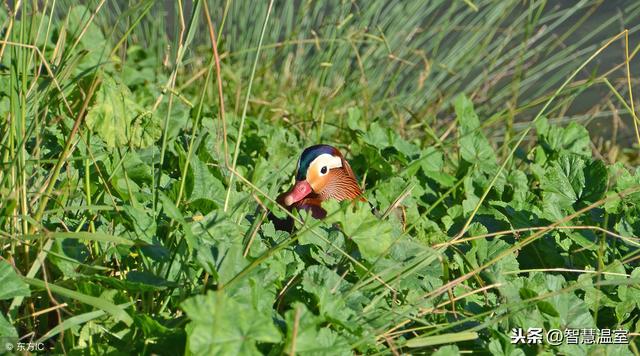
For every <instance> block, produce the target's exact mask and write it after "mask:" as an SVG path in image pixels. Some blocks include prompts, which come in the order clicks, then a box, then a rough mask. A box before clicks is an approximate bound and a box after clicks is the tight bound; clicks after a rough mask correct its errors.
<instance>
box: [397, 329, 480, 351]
mask: <svg viewBox="0 0 640 356" xmlns="http://www.w3.org/2000/svg"><path fill="white" fill-rule="evenodd" d="M477 338H478V333H477V332H475V331H465V332H459V333H449V334H442V335H434V336H425V337H417V338H414V339H410V340H409V341H407V344H406V346H407V347H426V346H433V345H441V344H451V343H454V342H460V341H468V340H475V339H477Z"/></svg>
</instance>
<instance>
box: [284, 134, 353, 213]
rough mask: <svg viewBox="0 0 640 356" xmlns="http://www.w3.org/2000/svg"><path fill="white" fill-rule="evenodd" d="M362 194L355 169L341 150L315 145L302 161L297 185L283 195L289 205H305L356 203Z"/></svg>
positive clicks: (303, 156) (299, 163)
mask: <svg viewBox="0 0 640 356" xmlns="http://www.w3.org/2000/svg"><path fill="white" fill-rule="evenodd" d="M361 195H362V190H360V187H359V186H358V182H357V180H356V177H355V175H354V174H353V170H351V166H349V163H348V162H347V161H346V160H345V159H344V157H343V156H342V154H341V153H340V151H338V150H337V149H336V148H334V147H332V146H328V145H316V146H311V147H309V148H307V149H305V150H304V152H303V153H302V155H301V156H300V160H299V161H298V168H297V171H296V184H295V185H294V186H293V188H292V189H291V190H290V191H289V192H287V193H285V194H283V195H281V197H280V198H279V201H281V202H282V203H284V205H285V206H287V207H290V206H294V204H295V205H296V207H298V205H304V204H305V203H306V201H305V200H309V201H317V202H318V204H319V202H321V201H324V200H328V199H336V200H353V199H356V198H357V197H359V196H361Z"/></svg>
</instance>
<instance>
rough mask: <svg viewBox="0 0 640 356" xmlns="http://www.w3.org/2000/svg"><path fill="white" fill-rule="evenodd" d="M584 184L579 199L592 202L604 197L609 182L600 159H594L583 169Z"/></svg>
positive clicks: (604, 166) (605, 169) (605, 168)
mask: <svg viewBox="0 0 640 356" xmlns="http://www.w3.org/2000/svg"><path fill="white" fill-rule="evenodd" d="M584 177H585V186H584V189H583V191H582V195H581V197H580V200H582V201H585V202H589V203H594V202H596V201H598V200H600V199H602V198H603V197H604V194H605V192H606V191H607V187H608V183H609V174H608V171H607V166H606V165H605V164H604V162H602V161H601V160H599V159H598V160H594V161H592V162H591V163H589V164H588V165H587V166H586V167H585V169H584Z"/></svg>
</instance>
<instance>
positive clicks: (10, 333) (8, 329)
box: [0, 314, 18, 347]
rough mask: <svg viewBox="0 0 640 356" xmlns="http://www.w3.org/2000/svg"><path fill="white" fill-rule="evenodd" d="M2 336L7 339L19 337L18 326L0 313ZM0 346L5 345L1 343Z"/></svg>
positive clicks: (0, 336) (0, 332) (0, 334)
mask: <svg viewBox="0 0 640 356" xmlns="http://www.w3.org/2000/svg"><path fill="white" fill-rule="evenodd" d="M0 338H1V339H2V340H5V341H6V340H11V339H18V332H17V331H16V328H15V327H13V325H11V323H10V322H9V321H8V320H7V319H6V318H5V317H4V315H2V314H0ZM0 347H4V345H2V344H0Z"/></svg>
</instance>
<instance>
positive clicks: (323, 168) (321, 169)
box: [320, 166, 328, 174]
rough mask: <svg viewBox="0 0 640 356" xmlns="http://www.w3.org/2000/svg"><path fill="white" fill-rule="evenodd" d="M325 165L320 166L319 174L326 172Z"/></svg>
mask: <svg viewBox="0 0 640 356" xmlns="http://www.w3.org/2000/svg"><path fill="white" fill-rule="evenodd" d="M327 171H328V169H327V166H323V167H322V168H320V174H327Z"/></svg>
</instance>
